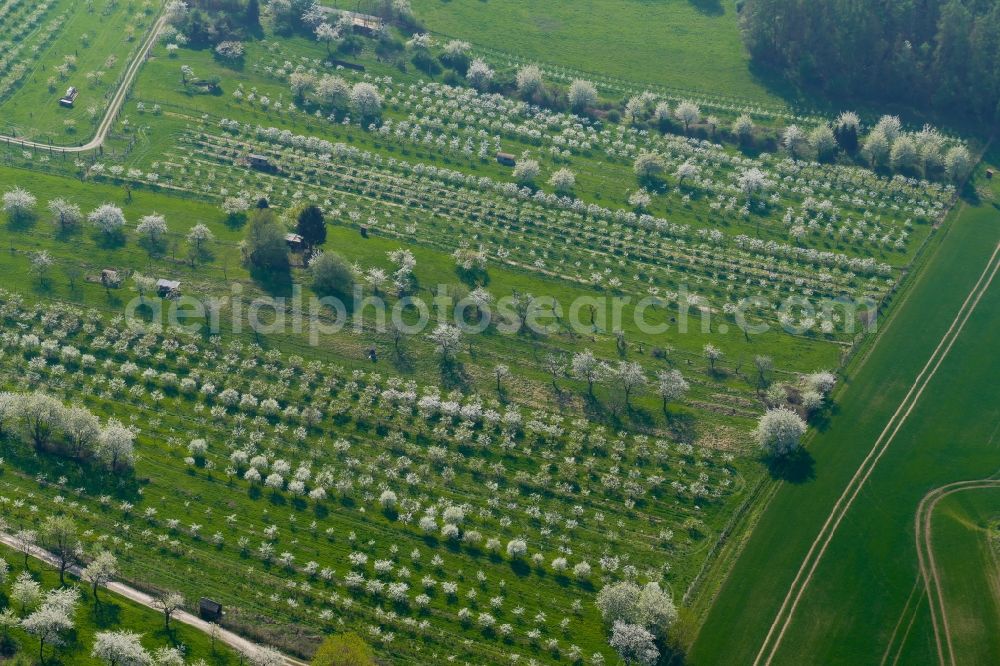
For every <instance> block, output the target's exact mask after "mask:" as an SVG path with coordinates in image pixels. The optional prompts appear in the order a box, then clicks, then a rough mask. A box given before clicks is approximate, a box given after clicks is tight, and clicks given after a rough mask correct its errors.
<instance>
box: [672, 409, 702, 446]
mask: <svg viewBox="0 0 1000 666" xmlns="http://www.w3.org/2000/svg"><path fill="white" fill-rule="evenodd" d="M667 430H668V431H669V432H670V434H671V435H673V436H674V438H675V439H676V440H677V441H678V442H680V443H682V444H693V443H694V440H695V437H696V433H695V418H694V417H693V416H692V415H691V414H686V413H684V414H676V413H673V412H669V411H668V412H667Z"/></svg>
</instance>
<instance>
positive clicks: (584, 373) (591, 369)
mask: <svg viewBox="0 0 1000 666" xmlns="http://www.w3.org/2000/svg"><path fill="white" fill-rule="evenodd" d="M570 373H571V374H572V375H573V377H575V378H576V379H579V380H580V381H583V382H587V393H589V394H590V395H591V396H593V395H594V384H595V383H596V382H597V381H598V380H599V379H600V378H601V377H602V375H603V366H602V364H601V362H600V361H599V360H598V359H597V357H596V356H594V352H592V351H590V350H589V349H584V350H583V351H581V352H576V353H575V354H573V359H572V361H570Z"/></svg>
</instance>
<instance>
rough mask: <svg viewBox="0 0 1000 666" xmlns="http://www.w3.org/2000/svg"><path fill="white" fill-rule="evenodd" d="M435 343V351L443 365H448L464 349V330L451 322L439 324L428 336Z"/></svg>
mask: <svg viewBox="0 0 1000 666" xmlns="http://www.w3.org/2000/svg"><path fill="white" fill-rule="evenodd" d="M427 337H428V338H430V341H431V342H432V343H433V344H434V351H435V353H437V355H438V356H439V357H440V359H441V364H442V365H448V364H450V363H452V362H453V361H454V360H455V356H456V355H457V354H458V352H459V351H461V349H462V330H461V329H460V328H458V327H457V326H452V325H451V324H444V323H442V324H438V325H437V327H436V328H435V329H434V330H433V331H431V333H430V334H429V335H428V336H427Z"/></svg>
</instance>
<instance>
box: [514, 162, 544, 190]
mask: <svg viewBox="0 0 1000 666" xmlns="http://www.w3.org/2000/svg"><path fill="white" fill-rule="evenodd" d="M541 171H542V168H541V166H539V164H538V161H537V160H532V159H528V158H524V157H522V158H521V159H519V160H518V161H517V164H516V165H515V166H514V179H515V180H517V182H518V183H520V184H521V185H530V184H532V183H534V182H535V179H536V178H538V174H540V173H541Z"/></svg>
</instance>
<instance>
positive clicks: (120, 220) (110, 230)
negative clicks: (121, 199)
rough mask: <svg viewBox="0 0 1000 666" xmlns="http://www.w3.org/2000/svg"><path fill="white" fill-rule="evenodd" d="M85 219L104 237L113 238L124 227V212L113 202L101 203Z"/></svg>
mask: <svg viewBox="0 0 1000 666" xmlns="http://www.w3.org/2000/svg"><path fill="white" fill-rule="evenodd" d="M87 221H88V222H90V224H92V225H93V226H94V228H95V229H97V231H98V232H99V233H101V234H102V235H103V236H104V237H105V238H108V239H110V238H114V237H115V236H117V235H118V234H120V233H121V231H122V229H123V228H124V227H125V213H123V212H122V209H121V208H119V207H118V206H115V205H114V204H109V203H106V204H101V205H100V206H98V207H97V208H95V209H94V210H93V211H91V213H90V215H88V216H87Z"/></svg>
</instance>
